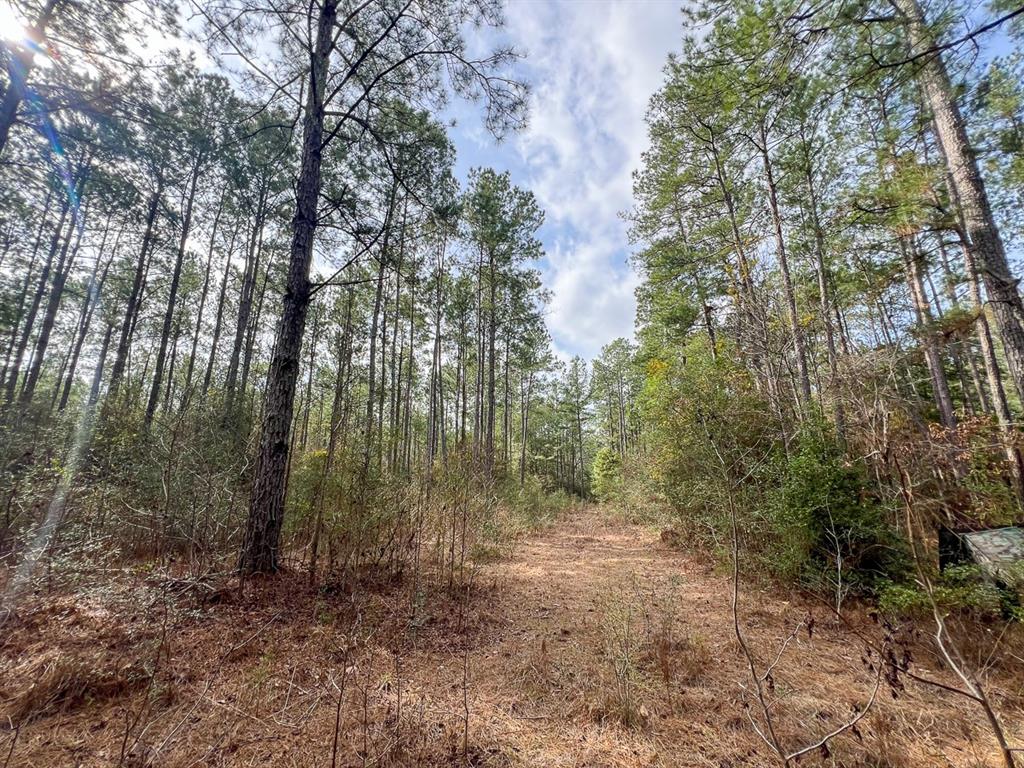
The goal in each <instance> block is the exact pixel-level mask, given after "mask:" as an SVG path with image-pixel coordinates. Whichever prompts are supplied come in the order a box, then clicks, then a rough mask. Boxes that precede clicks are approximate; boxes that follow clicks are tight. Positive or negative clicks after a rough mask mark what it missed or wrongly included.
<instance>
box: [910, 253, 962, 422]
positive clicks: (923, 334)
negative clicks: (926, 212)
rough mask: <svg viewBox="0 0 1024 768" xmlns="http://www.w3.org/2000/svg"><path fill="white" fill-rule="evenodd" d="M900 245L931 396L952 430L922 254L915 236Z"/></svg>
mask: <svg viewBox="0 0 1024 768" xmlns="http://www.w3.org/2000/svg"><path fill="white" fill-rule="evenodd" d="M899 245H900V251H901V252H902V254H903V265H904V269H905V271H906V276H907V287H908V288H909V290H910V298H911V299H912V301H913V304H914V315H915V317H916V319H917V328H918V336H919V339H920V342H921V347H922V349H923V350H924V357H925V362H927V364H928V372H929V373H930V374H931V380H932V395H933V397H934V398H935V405H936V407H937V408H938V409H939V419H940V420H941V422H942V425H943V426H944V427H946V428H948V429H953V428H955V427H956V413H955V412H954V410H953V397H952V395H951V394H950V391H949V381H948V380H947V379H946V371H945V368H944V367H943V364H942V350H941V348H940V345H939V340H938V338H936V333H935V328H934V323H935V321H934V319H933V318H932V312H931V307H930V305H929V304H928V296H927V294H926V293H925V287H924V277H923V275H922V270H923V265H922V263H921V262H922V260H923V257H922V255H921V252H920V250H919V249H918V247H917V243H916V242H915V241H914V239H913V237H906V236H901V237H900V238H899Z"/></svg>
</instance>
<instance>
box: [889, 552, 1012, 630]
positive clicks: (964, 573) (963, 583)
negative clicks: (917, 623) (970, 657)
mask: <svg viewBox="0 0 1024 768" xmlns="http://www.w3.org/2000/svg"><path fill="white" fill-rule="evenodd" d="M933 600H934V604H935V608H937V609H938V610H939V611H940V612H941V613H944V614H945V613H955V614H957V615H959V616H964V617H969V618H972V619H974V620H976V621H986V620H998V619H1004V618H1011V619H1014V620H1016V621H1021V620H1024V610H1022V608H1021V605H1020V596H1019V595H1018V594H1016V593H1015V592H1014V591H1012V590H1010V589H1007V588H1006V587H1002V586H1000V585H997V584H996V583H994V582H993V581H992V580H991V579H989V578H987V577H986V576H985V574H984V572H983V571H982V570H981V568H979V567H978V566H977V565H973V564H964V565H957V566H952V567H949V568H946V569H945V570H943V571H942V572H941V573H940V574H937V575H936V576H935V578H934V584H933V586H932V593H931V597H930V598H929V596H928V592H927V591H926V590H924V589H923V588H922V587H921V586H920V585H919V584H915V583H912V582H898V583H897V582H886V583H884V584H883V585H882V589H881V591H880V593H879V597H878V607H879V609H880V610H881V611H882V612H883V613H886V614H888V615H891V616H897V617H910V618H923V617H925V616H927V615H929V614H930V613H931V611H932V602H933Z"/></svg>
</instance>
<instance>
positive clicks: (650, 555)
mask: <svg viewBox="0 0 1024 768" xmlns="http://www.w3.org/2000/svg"><path fill="white" fill-rule="evenodd" d="M674 543H675V542H674ZM428 576H429V575H424V578H423V579H421V580H420V581H419V582H418V584H419V586H420V587H421V589H420V591H419V592H418V593H414V590H413V583H414V582H413V580H412V579H411V578H406V579H405V581H404V582H402V583H377V582H375V581H374V580H373V578H372V574H366V575H365V579H364V581H363V582H362V583H360V584H356V585H347V586H346V587H345V588H334V587H332V586H325V587H321V588H319V589H313V588H311V587H309V586H308V584H307V580H306V577H305V574H299V573H292V574H289V573H285V574H282V575H280V576H277V577H275V578H272V579H265V580H256V581H253V582H250V583H249V584H247V585H245V588H244V590H239V589H238V588H237V587H238V585H237V584H233V585H232V584H228V585H227V586H228V587H230V588H228V589H224V590H222V591H221V592H219V593H218V594H219V595H220V597H221V599H220V601H219V602H218V603H217V604H215V605H210V604H208V603H206V602H204V601H201V600H198V599H194V598H192V597H190V596H188V595H182V596H177V597H174V599H173V600H172V602H171V603H170V604H169V605H168V607H167V609H166V612H165V611H164V607H163V606H164V603H163V602H162V597H161V595H163V594H164V593H162V592H161V591H160V587H159V586H158V585H156V584H155V583H151V582H150V581H147V582H140V581H139V580H136V579H133V578H132V577H131V576H130V574H127V573H126V574H125V576H124V578H123V579H121V580H120V581H116V580H115V582H113V583H112V584H111V585H110V587H109V588H108V589H107V591H106V592H105V593H103V594H93V595H90V596H76V597H75V598H74V599H72V598H71V597H70V596H66V597H63V598H59V599H53V600H48V601H43V602H40V603H39V604H37V605H35V606H31V607H23V609H22V611H21V614H20V616H19V617H18V618H17V619H15V620H12V622H9V624H8V626H6V627H5V628H4V631H3V634H2V636H0V668H2V669H4V670H5V675H4V677H3V682H2V683H0V699H2V701H0V704H2V707H3V710H4V712H5V713H9V714H10V716H11V717H12V721H13V722H14V724H17V723H19V722H20V723H22V725H21V728H20V732H19V733H18V736H17V738H18V740H17V744H16V745H15V748H14V751H13V756H12V759H11V761H10V765H11V766H61V765H83V766H93V765H97V766H99V765H106V766H110V765H118V764H119V763H121V764H122V765H125V766H127V765H138V766H145V765H154V766H155V765H159V766H174V767H177V766H181V767H182V768H184V767H185V766H260V765H262V766H271V765H273V766H330V765H332V753H333V752H334V749H333V746H334V742H335V718H336V716H337V717H338V722H339V724H340V727H339V729H338V738H337V758H336V760H335V762H334V764H335V765H336V766H344V767H345V768H362V767H363V766H394V767H398V766H410V767H411V766H462V765H473V766H488V767H493V768H505V767H506V766H530V767H531V768H532V767H534V766H545V767H546V766H550V767H552V768H562V767H563V766H564V767H565V768H569V766H574V767H582V766H586V767H587V768H600V767H604V768H625V767H626V766H666V767H667V766H687V767H688V766H715V767H716V768H721V767H724V766H733V767H736V768H738V767H739V766H767V765H772V764H773V763H772V760H771V756H770V754H769V752H768V750H767V749H766V748H765V746H764V745H763V743H762V742H761V741H760V740H759V739H758V738H757V736H756V735H755V734H754V733H753V731H752V730H751V728H750V725H749V723H748V720H747V711H748V710H747V707H748V706H749V704H750V699H749V698H748V696H747V695H746V693H745V691H744V688H743V686H744V684H746V682H747V678H746V676H745V672H744V667H743V663H742V658H741V656H740V654H739V651H738V649H737V647H736V644H735V641H734V639H733V636H732V631H731V618H730V615H729V610H728V597H729V584H728V578H727V577H725V576H723V575H721V574H719V573H716V572H715V571H714V569H713V568H712V567H711V565H710V564H709V563H707V562H704V561H703V560H701V559H700V558H698V557H695V556H693V555H692V554H687V553H685V552H681V551H677V550H676V549H674V548H673V549H669V548H668V547H667V546H665V545H664V544H662V543H661V542H660V541H659V539H658V535H657V534H656V533H655V532H652V531H650V530H647V529H645V528H641V527H638V526H634V525H629V524H627V523H623V522H620V521H615V520H610V519H607V518H604V517H603V516H602V514H601V513H600V511H597V510H594V509H590V510H583V511H581V512H579V513H576V514H575V515H574V516H572V517H571V518H569V519H567V520H565V521H563V522H562V523H560V524H558V525H556V526H554V527H552V528H550V529H549V530H546V531H544V532H543V533H541V534H538V535H536V536H534V537H533V538H531V539H529V540H527V541H525V542H524V543H523V544H522V546H520V547H519V548H518V550H517V551H516V553H515V555H514V556H513V557H511V558H505V559H503V560H501V561H497V562H488V563H487V564H484V565H481V566H480V568H479V570H478V571H477V572H475V575H474V577H473V579H472V583H471V584H470V585H468V586H466V587H464V588H462V589H456V590H454V591H452V592H448V591H447V590H445V589H442V588H441V587H440V585H434V584H433V582H432V581H431V579H430V578H429V577H428ZM139 606H149V607H147V608H144V609H140V608H139ZM29 608H31V610H30V609H29ZM741 612H742V616H743V619H744V624H745V627H746V628H747V631H748V633H749V636H750V640H751V643H752V645H753V647H754V652H755V654H756V655H757V657H758V660H759V662H760V663H761V664H763V665H767V664H770V663H771V662H772V660H773V659H774V658H775V656H776V655H777V653H778V649H779V647H780V644H781V643H782V642H783V641H784V640H785V639H786V638H787V637H789V636H790V634H791V633H792V632H793V629H794V628H795V627H796V626H797V624H798V622H800V621H801V620H802V619H804V618H805V617H806V616H807V615H808V613H809V612H810V613H811V614H812V615H813V616H814V617H815V619H816V629H815V631H814V633H813V635H812V636H811V635H809V634H808V633H807V632H806V631H801V632H799V633H797V634H795V635H793V638H792V640H791V641H790V643H789V645H788V646H787V649H786V652H785V653H784V654H783V655H782V658H781V659H780V661H779V663H778V665H777V667H776V668H775V670H774V673H773V685H772V689H773V693H772V695H773V697H774V699H775V703H774V704H773V707H774V710H775V712H776V715H777V718H778V722H779V731H780V737H781V738H782V740H783V741H784V742H785V743H787V744H790V745H794V746H795V745H796V744H798V743H801V742H803V741H805V740H806V739H807V737H808V736H813V735H816V734H820V733H824V732H827V731H828V730H829V729H830V728H832V727H834V724H835V723H837V722H839V721H840V720H841V719H843V718H845V717H846V716H848V715H849V713H850V712H851V711H852V708H853V707H855V706H859V705H860V704H862V703H863V701H864V700H865V699H866V698H867V696H868V694H869V693H870V690H871V687H872V682H873V676H872V674H871V672H870V670H868V669H866V668H865V667H864V664H863V662H862V658H861V657H862V648H863V646H862V643H861V642H860V641H859V640H857V638H856V637H855V635H854V634H852V632H851V630H850V629H849V628H846V627H842V626H839V625H837V624H836V623H835V622H833V621H831V620H830V619H829V617H828V615H827V613H825V612H824V611H823V610H821V609H818V608H817V607H816V606H814V605H809V604H806V603H804V602H802V601H800V600H796V599H793V598H791V597H790V596H788V595H776V594H771V593H768V592H763V591H760V590H757V589H754V588H750V589H748V590H747V591H745V593H744V595H743V601H742V606H741ZM165 616H166V618H164V617H165ZM851 622H852V623H853V624H854V627H855V628H856V629H857V630H858V631H861V632H863V633H865V634H867V633H875V632H878V627H877V626H876V625H875V624H874V623H873V622H872V621H871V620H870V618H869V617H867V616H866V615H853V616H851ZM162 638H163V639H162ZM926 639H927V638H924V637H922V638H920V640H919V641H917V644H916V645H915V646H914V647H913V653H914V656H915V659H916V663H915V668H916V669H918V670H919V671H921V672H922V673H925V672H927V674H929V675H930V676H935V677H938V678H939V679H942V680H943V681H945V682H951V680H950V678H949V676H948V675H947V674H946V673H945V672H944V671H943V670H942V669H941V666H940V665H939V664H938V662H937V660H936V659H935V657H934V655H932V654H931V653H930V651H929V650H928V645H927V643H926V642H925V640H926ZM1009 641H1010V642H1011V644H1010V645H1007V646H1006V647H1010V648H1013V647H1015V646H1014V645H1013V644H1012V643H1013V642H1016V640H1015V638H1009ZM1021 674H1022V673H1021V669H1020V665H1019V666H1018V667H1016V668H1014V667H1013V666H1012V665H1011V664H1008V663H1006V662H1005V661H1004V662H1003V663H1002V664H1001V665H997V666H994V667H993V668H992V669H991V670H990V672H989V673H988V675H989V676H988V682H989V687H990V689H991V690H992V691H993V693H994V695H995V697H996V699H997V701H998V703H999V705H1000V707H1001V709H1002V711H1003V717H1004V722H1005V723H1006V725H1007V727H1008V729H1009V730H1010V732H1011V735H1012V736H1014V737H1015V738H1016V739H1017V740H1018V742H1019V741H1020V740H1021V739H1024V732H1022V731H1024V726H1022V724H1024V711H1022V709H1021V698H1020V691H1021V688H1020V679H1021ZM905 683H906V690H905V691H903V692H902V693H899V695H898V697H897V698H892V696H890V695H888V694H886V697H885V699H884V700H880V701H879V703H878V705H877V706H876V708H875V709H874V710H873V711H872V712H871V713H870V714H869V715H868V717H867V718H866V719H865V720H864V721H862V724H861V725H862V727H859V728H858V730H857V732H856V733H853V732H851V733H849V734H846V735H844V736H842V737H841V738H839V739H836V740H835V741H834V742H833V743H832V744H830V746H829V753H828V755H827V756H826V755H825V754H824V753H821V754H815V755H812V756H808V758H807V759H805V760H804V761H802V762H801V765H822V766H848V767H850V768H854V767H855V768H869V766H872V767H878V766H892V767H893V768H904V767H906V768H909V767H910V766H915V767H916V766H950V765H953V766H968V765H970V766H982V765H990V766H995V765H997V763H996V756H995V752H994V750H993V744H992V739H991V737H990V736H989V734H988V733H987V731H986V728H985V725H984V721H983V718H982V717H981V715H980V713H979V712H978V711H977V708H976V707H974V706H972V705H971V702H969V701H967V700H965V699H960V698H957V697H952V696H949V695H947V694H943V693H941V692H940V691H937V690H936V689H934V688H925V687H923V686H920V685H918V684H915V683H913V682H911V681H905ZM169 692H173V695H171V693H169ZM339 700H340V701H341V709H340V714H339V711H338V703H339ZM14 735H15V734H14V732H13V731H8V732H7V733H6V734H4V733H0V761H2V759H3V757H4V755H6V753H7V750H8V748H9V746H10V744H11V741H12V739H13V738H14ZM0 765H2V762H0Z"/></svg>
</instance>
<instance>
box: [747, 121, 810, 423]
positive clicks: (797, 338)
mask: <svg viewBox="0 0 1024 768" xmlns="http://www.w3.org/2000/svg"><path fill="white" fill-rule="evenodd" d="M760 128H761V145H760V146H759V147H758V149H759V150H760V151H761V160H762V162H763V164H764V176H765V182H766V184H767V187H768V207H769V209H770V210H771V214H772V228H773V232H774V234H775V255H776V258H778V260H779V270H780V271H781V273H782V290H783V293H784V294H785V299H786V308H787V309H788V311H789V330H790V333H792V334H793V352H794V354H795V355H796V368H797V378H798V379H799V383H800V389H799V393H800V402H801V404H802V405H804V406H806V405H808V404H809V403H810V402H811V377H810V376H809V375H808V373H807V350H806V347H805V346H804V333H803V329H801V328H800V317H799V315H797V310H796V293H795V292H794V291H793V278H792V277H791V276H790V274H789V258H788V256H787V255H786V241H785V238H784V237H783V235H782V216H781V215H780V214H779V199H778V194H777V191H776V188H775V173H774V171H773V170H772V163H771V158H770V157H769V156H768V131H767V130H766V128H765V125H764V121H763V120H762V121H761V126H760Z"/></svg>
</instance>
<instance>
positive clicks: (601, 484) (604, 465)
mask: <svg viewBox="0 0 1024 768" xmlns="http://www.w3.org/2000/svg"><path fill="white" fill-rule="evenodd" d="M591 475H592V477H593V483H594V485H593V488H594V495H595V496H596V497H597V499H598V501H611V500H612V499H614V498H616V497H617V496H618V494H619V491H620V489H621V487H622V457H621V456H619V453H618V451H615V450H613V449H611V448H609V447H608V446H604V447H603V448H601V449H600V450H599V451H598V452H597V454H595V456H594V463H593V466H592V469H591Z"/></svg>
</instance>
